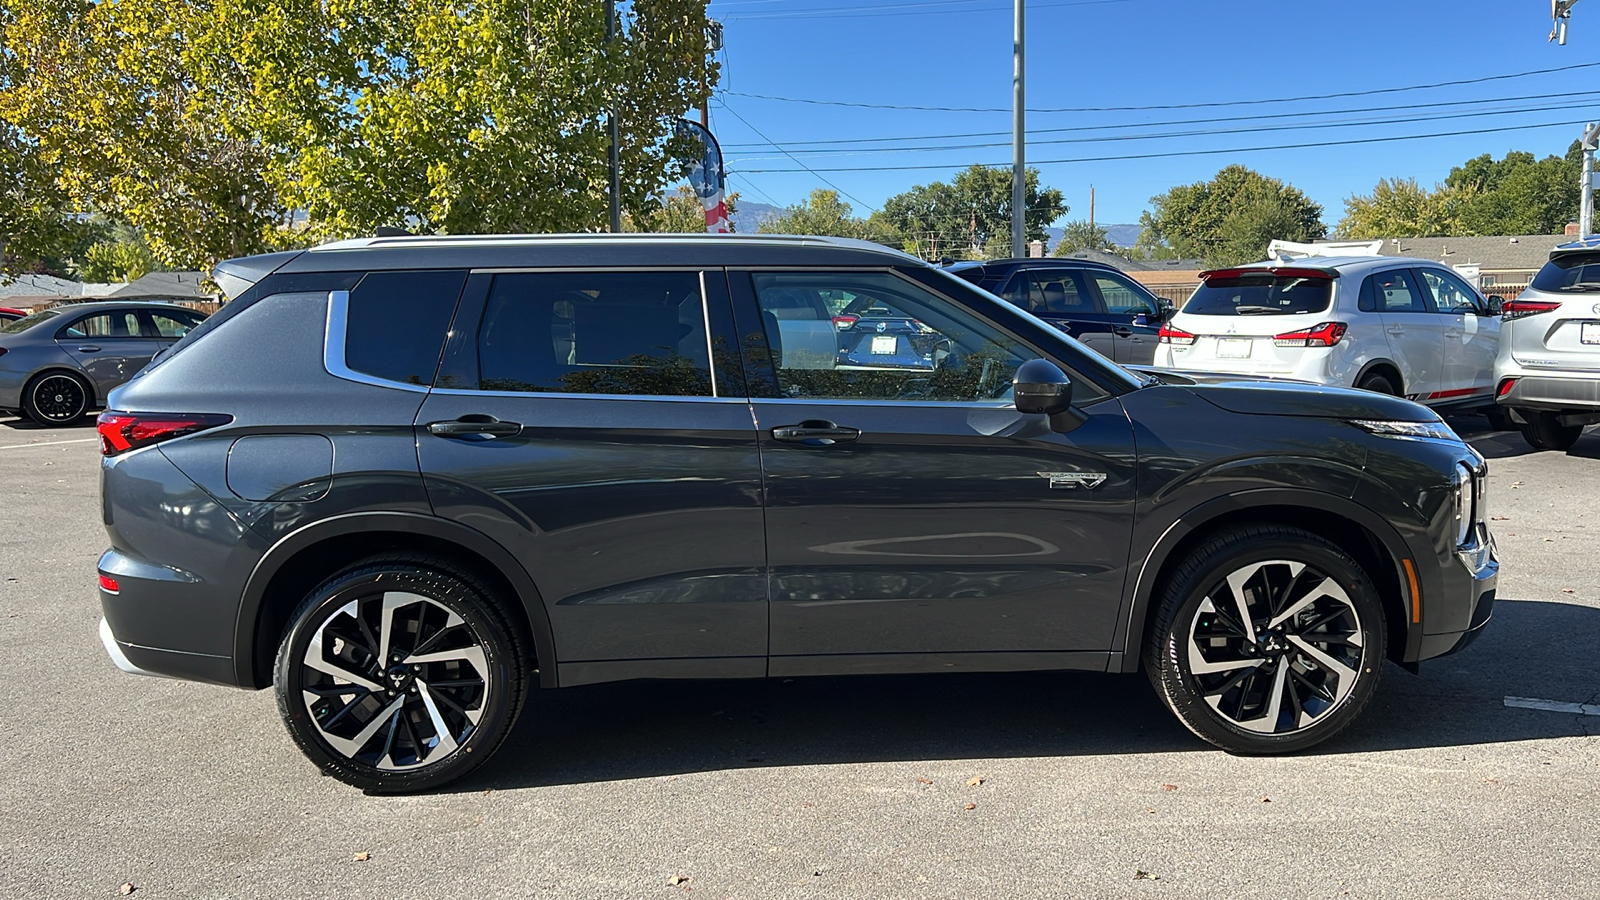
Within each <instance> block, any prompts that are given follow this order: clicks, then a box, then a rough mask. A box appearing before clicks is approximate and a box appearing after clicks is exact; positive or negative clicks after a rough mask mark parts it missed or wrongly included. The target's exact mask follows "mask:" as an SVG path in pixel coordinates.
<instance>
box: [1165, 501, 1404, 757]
mask: <svg viewBox="0 0 1600 900" xmlns="http://www.w3.org/2000/svg"><path fill="white" fill-rule="evenodd" d="M1318 579H1321V580H1318ZM1241 589H1242V590H1241ZM1241 597H1244V598H1248V599H1246V600H1245V601H1244V608H1245V609H1246V610H1248V612H1249V615H1250V618H1251V623H1250V625H1249V629H1250V631H1251V632H1252V633H1253V634H1254V635H1255V636H1254V638H1253V639H1249V638H1248V635H1247V634H1246V629H1245V627H1244V626H1242V625H1240V622H1241V620H1242V619H1243V618H1244V616H1243V615H1242V614H1241V613H1240V612H1239V609H1240V602H1241V601H1240V599H1239V598H1241ZM1286 612H1289V613H1293V614H1292V615H1291V616H1290V617H1289V618H1288V619H1287V620H1284V621H1282V622H1280V623H1279V624H1277V625H1272V624H1271V623H1272V622H1273V621H1274V620H1275V619H1277V618H1280V617H1281V616H1282V615H1283V614H1284V613H1286ZM1387 640H1388V635H1387V624H1386V621H1385V618H1384V610H1383V606H1382V602H1381V600H1380V599H1379V597H1378V591H1377V589H1376V588H1375V587H1374V586H1373V584H1372V579H1371V578H1370V577H1368V575H1367V573H1366V571H1365V570H1363V569H1362V568H1361V565H1360V564H1359V563H1357V562H1356V561H1355V560H1354V559H1353V558H1351V557H1350V555H1349V554H1347V553H1345V552H1344V551H1343V550H1341V549H1339V547H1337V546H1335V545H1334V544H1333V543H1331V542H1329V541H1327V540H1325V539H1324V538H1321V537H1319V536H1317V535H1315V534H1312V533H1311V532H1308V531H1302V530H1300V529H1298V528H1291V527H1288V526H1284V525H1269V524H1261V525H1248V526H1241V527H1236V528H1231V529H1228V530H1226V531H1223V532H1221V533H1219V534H1217V535H1215V536H1213V537H1211V538H1209V539H1208V540H1206V541H1205V542H1204V543H1203V544H1201V545H1200V546H1199V547H1197V548H1195V550H1194V552H1193V553H1191V554H1190V555H1189V557H1188V558H1187V559H1185V560H1184V561H1183V562H1182V564H1180V565H1179V566H1178V568H1177V570H1176V571H1174V572H1173V574H1172V577H1171V578H1169V579H1167V580H1166V582H1165V587H1164V589H1163V590H1162V592H1161V596H1160V606H1159V608H1158V610H1157V613H1156V617H1155V621H1154V623H1153V624H1152V626H1151V630H1150V635H1149V639H1148V640H1147V641H1146V642H1145V660H1144V662H1145V670H1146V672H1147V673H1148V675H1149V677H1150V682H1151V684H1152V685H1154V686H1155V689H1156V693H1157V694H1158V695H1160V696H1161V698H1162V699H1163V700H1165V701H1166V703H1167V706H1168V707H1170V708H1171V709H1172V711H1173V712H1174V713H1175V714H1176V715H1177V716H1178V719H1179V720H1180V721H1182V722H1183V724H1184V725H1185V726H1187V727H1188V729H1189V730H1190V731H1193V732H1194V733H1195V734H1196V735H1199V736H1200V737H1202V738H1204V739H1205V740H1207V741H1210V742H1211V743H1213V744H1216V745H1217V746H1218V747H1221V748H1223V749H1224V750H1227V751H1229V752H1230V753H1238V754H1249V755H1255V754H1269V753H1292V752H1294V751H1297V750H1304V749H1305V748H1307V747H1310V746H1312V745H1314V744H1318V743H1321V742H1322V741H1325V740H1327V739H1328V738H1330V737H1332V736H1334V735H1335V734H1338V733H1339V732H1340V731H1342V730H1343V729H1344V728H1345V727H1346V726H1347V725H1349V724H1350V722H1351V721H1353V720H1354V719H1355V718H1356V716H1357V715H1359V714H1360V712H1361V710H1362V708H1363V707H1365V706H1366V705H1367V701H1369V700H1371V699H1372V695H1373V692H1374V691H1375V690H1376V689H1377V686H1378V679H1379V675H1380V674H1381V673H1382V669H1383V662H1384V659H1385V648H1386V642H1387ZM1257 660H1260V661H1259V662H1258V661H1257ZM1233 663H1238V665H1232V664H1233ZM1269 672H1270V674H1267V677H1265V678H1263V677H1261V674H1258V673H1263V674H1265V673H1269Z"/></svg>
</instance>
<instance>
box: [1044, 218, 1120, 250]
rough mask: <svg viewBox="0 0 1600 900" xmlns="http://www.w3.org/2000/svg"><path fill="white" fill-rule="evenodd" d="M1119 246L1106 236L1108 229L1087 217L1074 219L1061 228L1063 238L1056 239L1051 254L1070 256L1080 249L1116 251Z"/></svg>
mask: <svg viewBox="0 0 1600 900" xmlns="http://www.w3.org/2000/svg"><path fill="white" fill-rule="evenodd" d="M1116 249H1117V246H1116V245H1115V244H1113V243H1111V239H1110V238H1108V237H1107V236H1106V230H1105V229H1104V228H1101V227H1100V226H1099V225H1096V224H1094V223H1093V222H1090V221H1088V220H1086V219H1073V220H1072V221H1071V222H1068V223H1067V224H1066V225H1064V226H1063V227H1062V229H1061V240H1059V241H1056V246H1055V249H1053V250H1051V251H1050V255H1051V256H1068V255H1070V254H1073V253H1077V252H1078V251H1079V250H1105V251H1108V252H1110V251H1115V250H1116Z"/></svg>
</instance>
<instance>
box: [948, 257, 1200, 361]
mask: <svg viewBox="0 0 1600 900" xmlns="http://www.w3.org/2000/svg"><path fill="white" fill-rule="evenodd" d="M945 269H946V271H948V272H950V273H951V274H952V275H958V276H960V277H962V278H965V279H966V280H968V281H970V282H972V283H973V284H976V285H977V286H978V287H981V288H983V289H984V290H986V291H988V292H989V293H991V294H995V295H997V296H999V297H1000V298H1002V299H1004V300H1006V301H1008V302H1010V303H1012V304H1014V305H1016V306H1020V307H1022V308H1023V309H1026V310H1027V311H1028V312H1031V313H1033V314H1034V315H1036V316H1038V317H1039V318H1041V319H1044V320H1045V321H1046V322H1049V323H1050V324H1052V325H1054V326H1056V327H1057V328H1060V329H1061V330H1062V331H1065V332H1066V333H1067V334H1070V335H1072V336H1073V337H1075V338H1077V339H1078V340H1079V341H1080V342H1082V343H1083V344H1084V345H1085V346H1088V347H1090V348H1093V349H1094V350H1096V351H1098V352H1099V353H1100V355H1101V356H1104V357H1105V358H1106V359H1110V360H1115V361H1116V362H1119V363H1122V364H1123V365H1149V364H1150V363H1152V362H1154V360H1155V354H1156V339H1157V335H1158V332H1159V331H1160V329H1161V323H1162V322H1163V321H1165V320H1166V319H1167V317H1169V316H1170V315H1172V304H1171V303H1170V302H1168V301H1166V300H1163V299H1162V298H1160V297H1157V296H1156V295H1155V294H1153V293H1151V292H1150V289H1149V288H1146V287H1145V286H1144V285H1142V284H1140V283H1139V282H1137V281H1134V280H1133V279H1132V278H1129V277H1128V275H1127V274H1126V273H1124V272H1123V271H1122V270H1120V269H1118V268H1117V267H1115V266H1112V265H1109V264H1107V263H1102V262H1097V261H1093V260H1087V259H1071V258H1064V259H1061V258H1051V259H998V260H992V261H990V262H958V263H952V264H950V265H948V266H946V267H945Z"/></svg>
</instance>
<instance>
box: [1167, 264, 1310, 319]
mask: <svg viewBox="0 0 1600 900" xmlns="http://www.w3.org/2000/svg"><path fill="white" fill-rule="evenodd" d="M1332 296H1333V280H1332V279H1330V278H1298V277H1288V278H1285V277H1281V276H1277V275H1273V274H1271V273H1266V272H1263V273H1262V274H1260V275H1254V274H1250V275H1241V276H1239V277H1237V278H1212V279H1209V280H1207V281H1206V282H1205V283H1204V284H1202V285H1200V287H1199V288H1198V289H1196V290H1195V292H1194V296H1192V297H1190V298H1189V302H1188V303H1185V304H1184V305H1183V311H1184V312H1185V313H1189V314H1192V315H1198V316H1295V315H1300V314H1302V313H1317V312H1322V311H1323V310H1325V309H1327V308H1328V302H1329V300H1330V299H1331V298H1332Z"/></svg>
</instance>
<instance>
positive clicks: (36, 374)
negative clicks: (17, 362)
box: [17, 362, 105, 409]
mask: <svg viewBox="0 0 1600 900" xmlns="http://www.w3.org/2000/svg"><path fill="white" fill-rule="evenodd" d="M46 375H71V376H72V377H73V378H76V379H78V381H79V382H80V383H82V384H83V386H84V387H86V388H88V395H89V403H88V407H87V408H88V409H94V408H95V407H97V406H100V405H101V404H103V403H104V402H105V398H104V397H101V396H100V389H99V387H98V386H96V385H95V383H94V379H93V378H90V377H89V375H88V373H87V372H84V371H83V370H82V369H77V368H73V367H72V366H69V365H65V364H63V363H59V362H52V363H46V364H45V365H42V366H40V367H39V368H38V369H36V370H35V371H33V372H29V373H28V377H27V378H25V379H23V382H22V393H21V394H20V395H18V397H17V404H18V405H19V406H20V405H22V404H23V403H24V402H26V400H27V398H28V391H29V390H30V389H31V388H32V387H33V386H34V384H35V383H36V382H38V380H39V379H41V378H43V377H45V376H46Z"/></svg>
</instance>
